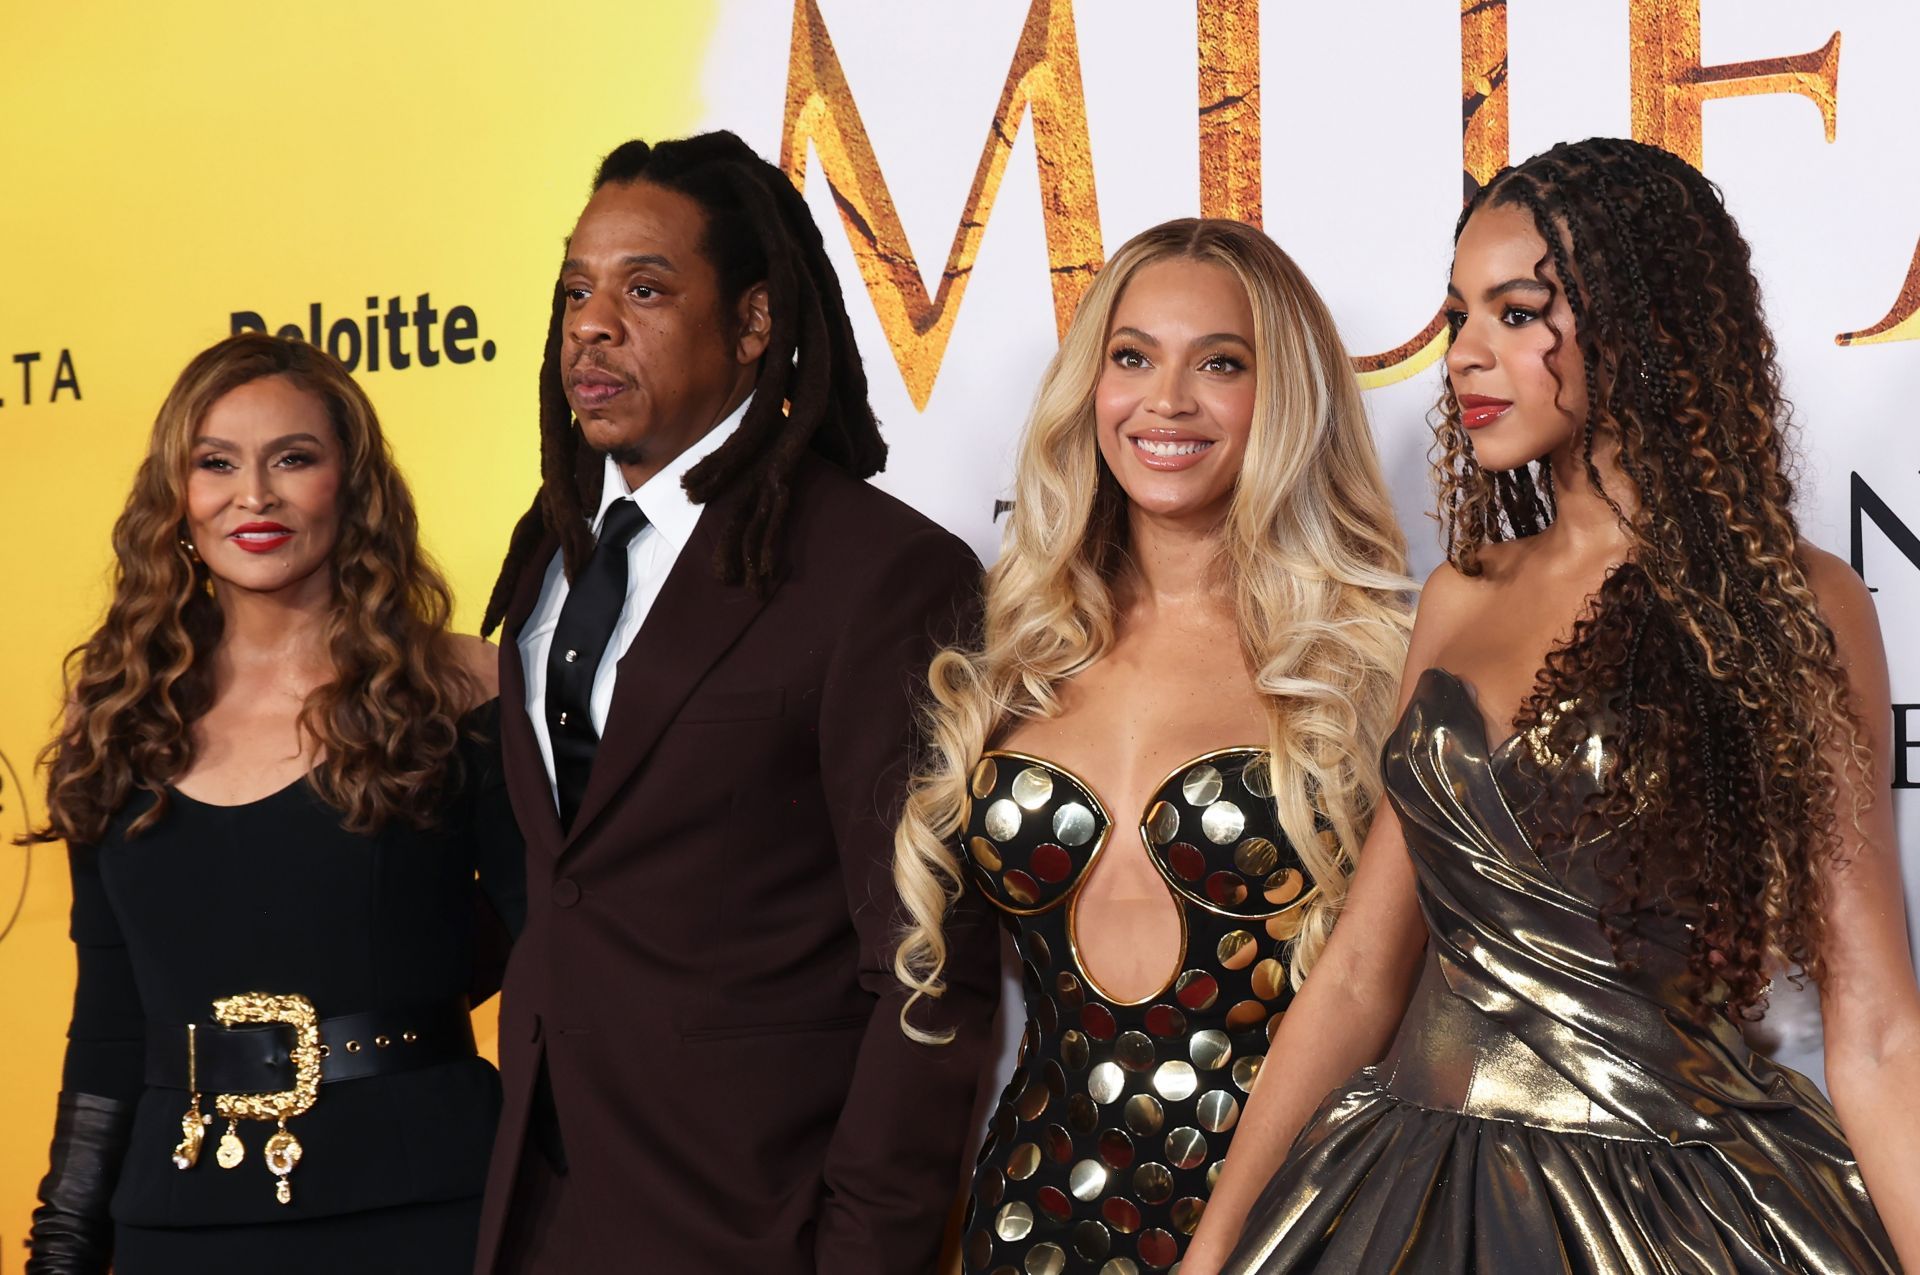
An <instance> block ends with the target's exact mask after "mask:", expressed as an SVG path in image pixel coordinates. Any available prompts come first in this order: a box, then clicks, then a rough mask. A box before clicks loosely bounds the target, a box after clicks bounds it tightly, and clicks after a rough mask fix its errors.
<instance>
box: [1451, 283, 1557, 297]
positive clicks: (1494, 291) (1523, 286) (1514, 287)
mask: <svg viewBox="0 0 1920 1275" xmlns="http://www.w3.org/2000/svg"><path fill="white" fill-rule="evenodd" d="M1552 291H1553V289H1552V288H1551V287H1549V286H1548V285H1547V284H1544V283H1542V282H1540V281H1539V280H1538V279H1521V278H1515V279H1508V280H1507V281H1506V282H1505V283H1496V284H1494V285H1493V286H1492V287H1491V288H1488V289H1487V293H1486V296H1485V297H1484V298H1482V299H1483V300H1486V301H1491V300H1493V299H1494V298H1495V297H1497V296H1499V295H1500V294H1501V293H1503V292H1552ZM1447 295H1448V296H1450V297H1452V298H1453V299H1454V300H1456V301H1463V300H1465V298H1464V297H1462V296H1461V295H1460V289H1458V288H1456V287H1454V286H1453V284H1452V283H1448V284H1447Z"/></svg>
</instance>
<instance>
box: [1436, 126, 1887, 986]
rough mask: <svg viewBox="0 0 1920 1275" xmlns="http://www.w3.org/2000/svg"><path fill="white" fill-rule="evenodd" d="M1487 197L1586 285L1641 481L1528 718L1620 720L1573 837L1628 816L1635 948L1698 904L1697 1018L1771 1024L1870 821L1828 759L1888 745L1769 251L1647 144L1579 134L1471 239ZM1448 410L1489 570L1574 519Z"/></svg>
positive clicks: (1603, 402) (1589, 433) (1497, 184)
mask: <svg viewBox="0 0 1920 1275" xmlns="http://www.w3.org/2000/svg"><path fill="white" fill-rule="evenodd" d="M1489 205H1495V206H1497V205H1511V206H1516V207H1519V208H1522V209H1525V210H1526V211H1527V212H1528V213H1529V214H1531V216H1532V218H1533V222H1534V225H1535V228H1536V229H1537V230H1538V231H1539V232H1540V236H1541V238H1542V239H1543V240H1544V241H1545V243H1546V253H1545V255H1544V256H1543V257H1542V258H1541V259H1540V261H1539V262H1538V263H1537V264H1536V266H1535V275H1536V277H1537V278H1539V279H1540V281H1541V282H1542V283H1543V284H1546V285H1547V286H1548V287H1549V288H1552V289H1553V290H1554V291H1556V292H1559V291H1564V293H1565V295H1566V299H1567V303H1568V306H1569V307H1570V309H1571V310H1572V313H1573V327H1574V330H1573V334H1572V335H1573V340H1574V342H1575V344H1576V345H1577V347H1578V350H1579V353H1580V357H1581V362H1582V365H1583V367H1584V375H1585V382H1586V391H1587V399H1588V403H1589V405H1590V406H1589V410H1588V415H1587V421H1586V426H1585V431H1584V437H1583V439H1582V440H1581V444H1582V447H1581V457H1582V463H1583V464H1584V466H1585V470H1586V478H1587V480H1588V481H1589V482H1590V483H1592V485H1593V486H1594V488H1595V489H1596V490H1599V491H1602V492H1603V493H1604V492H1606V491H1607V488H1606V487H1605V486H1603V485H1602V482H1601V476H1600V473H1599V470H1598V468H1597V466H1596V465H1595V462H1594V445H1595V440H1596V438H1597V437H1607V438H1608V439H1609V440H1610V441H1614V442H1617V445H1618V453H1617V464H1618V468H1619V471H1620V473H1619V476H1618V478H1617V479H1616V480H1614V481H1616V482H1617V483H1620V484H1623V485H1624V486H1625V488H1626V489H1627V490H1628V491H1630V492H1631V495H1632V500H1630V501H1621V502H1619V503H1616V504H1614V509H1615V512H1616V513H1619V514H1621V521H1622V524H1623V526H1624V527H1625V528H1626V529H1627V532H1628V535H1629V539H1630V550H1629V554H1628V559H1627V562H1626V563H1625V564H1624V565H1622V566H1621V567H1619V568H1617V569H1615V570H1614V571H1613V573H1612V574H1611V575H1610V576H1609V577H1608V579H1607V581H1606V583H1605V585H1604V586H1603V587H1602V588H1601V589H1600V590H1599V592H1598V593H1597V594H1596V595H1595V597H1594V598H1593V599H1592V600H1591V602H1590V604H1589V607H1588V609H1587V611H1586V612H1585V614H1583V616H1582V617H1581V618H1580V620H1579V621H1578V622H1577V623H1576V625H1575V627H1574V629H1573V632H1572V635H1571V637H1570V638H1569V640H1568V641H1567V642H1566V643H1565V644H1564V645H1563V646H1560V647H1558V648H1557V649H1555V650H1554V651H1553V652H1552V653H1551V654H1550V655H1549V656H1548V657H1547V661H1546V664H1545V666H1544V667H1543V668H1542V669H1541V671H1540V674H1539V676H1538V678H1537V680H1536V681H1535V684H1534V688H1533V693H1532V695H1531V697H1530V698H1529V699H1528V701H1527V702H1526V704H1525V705H1524V706H1523V708H1522V710H1521V712H1520V715H1519V717H1518V718H1517V719H1516V721H1515V726H1516V727H1518V728H1519V729H1521V730H1523V731H1525V730H1541V731H1543V734H1544V736H1545V737H1547V738H1550V737H1551V734H1552V727H1553V724H1554V722H1555V720H1556V718H1558V717H1559V716H1560V712H1559V709H1560V706H1562V705H1564V704H1566V703H1568V702H1569V701H1571V702H1575V703H1592V702H1594V700H1595V698H1596V697H1598V698H1599V699H1601V700H1603V701H1604V702H1607V703H1610V704H1612V705H1614V706H1616V707H1617V708H1618V709H1619V711H1620V713H1621V718H1622V727H1621V737H1620V756H1621V762H1622V764H1621V765H1619V766H1618V767H1617V768H1616V769H1615V771H1614V773H1613V775H1612V777H1611V778H1610V779H1609V781H1608V782H1607V783H1606V785H1605V786H1604V788H1603V790H1602V791H1601V792H1600V793H1599V794H1598V795H1597V796H1596V798H1595V799H1594V800H1593V801H1592V802H1591V803H1589V805H1588V807H1587V808H1586V810H1585V811H1583V812H1581V813H1580V815H1579V816H1578V818H1577V819H1576V820H1575V822H1577V823H1579V824H1580V827H1579V828H1575V827H1566V828H1563V829H1559V830H1558V832H1559V834H1560V835H1561V836H1563V837H1564V839H1565V840H1567V841H1572V840H1575V839H1577V838H1578V837H1580V836H1582V835H1583V834H1584V831H1585V830H1586V829H1588V828H1595V829H1597V828H1598V827H1601V826H1607V827H1613V828H1624V827H1628V826H1631V827H1632V829H1633V835H1632V836H1616V837H1614V838H1610V839H1609V841H1608V842H1607V843H1606V844H1608V845H1609V847H1610V848H1609V849H1608V850H1607V851H1605V852H1604V853H1603V854H1602V855H1601V857H1600V859H1599V861H1598V863H1597V865H1596V866H1597V867H1598V869H1599V871H1600V874H1601V878H1602V881H1603V883H1604V884H1605V885H1606V886H1607V887H1608V888H1609V889H1610V890H1611V892H1612V897H1611V899H1610V900H1609V901H1608V902H1607V903H1606V905H1605V906H1604V908H1603V912H1602V917H1603V921H1604V922H1605V924H1606V926H1607V929H1608V933H1609V935H1610V936H1611V937H1612V939H1613V942H1614V947H1615V952H1616V955H1617V956H1618V957H1619V958H1620V959H1621V960H1622V961H1623V962H1624V963H1626V964H1628V965H1631V964H1633V963H1634V951H1635V948H1636V946H1637V941H1636V933H1635V931H1636V928H1637V927H1636V918H1639V917H1643V916H1645V915H1647V913H1648V911H1649V910H1650V909H1651V910H1670V911H1677V912H1679V913H1680V914H1681V915H1682V916H1684V917H1685V919H1686V920H1688V921H1689V922H1690V923H1691V927H1692V950H1691V953H1690V956H1689V963H1690V967H1691V972H1692V982H1693V984H1694V986H1693V989H1692V990H1693V996H1694V999H1695V1002H1696V1008H1697V1009H1698V1010H1699V1012H1701V1013H1703V1014H1705V1013H1711V1012H1714V1011H1715V1010H1721V1009H1724V1011H1725V1012H1728V1013H1731V1014H1733V1015H1736V1016H1751V1015H1754V1014H1756V1013H1757V1012H1758V1011H1759V1010H1760V1009H1761V1008H1763V1007H1764V1003H1765V998H1766V993H1767V988H1768V985H1769V981H1770V975H1771V973H1772V970H1773V969H1774V967H1775V966H1776V965H1779V966H1784V967H1785V968H1787V969H1790V970H1803V971H1805V972H1806V973H1807V974H1809V975H1811V976H1812V977H1814V978H1815V979H1816V980H1817V979H1818V978H1819V977H1820V976H1821V974H1822V973H1823V968H1822V961H1821V955H1820V953H1821V940H1822V899H1823V894H1824V891H1823V888H1822V868H1823V867H1824V866H1825V865H1827V864H1828V863H1831V862H1833V861H1835V860H1836V859H1837V858H1838V856H1839V855H1840V853H1841V850H1842V847H1841V843H1840V838H1839V832H1838V820H1839V819H1840V818H1841V817H1843V816H1846V817H1852V818H1856V819H1857V818H1858V816H1859V813H1860V811H1859V810H1858V808H1856V809H1854V810H1851V811H1838V810H1836V809H1835V803H1834V792H1835V790H1836V785H1835V782H1834V781H1835V774H1834V771H1835V763H1834V762H1833V760H1832V758H1834V757H1836V756H1838V757H1841V758H1843V759H1845V760H1844V762H1843V763H1842V764H1843V765H1844V766H1845V767H1846V768H1847V769H1849V770H1853V769H1856V768H1857V770H1858V773H1859V775H1861V776H1864V775H1865V774H1867V773H1868V767H1869V757H1868V753H1867V749H1866V745H1865V742H1864V738H1863V735H1862V732H1861V730H1860V727H1859V724H1858V722H1857V721H1856V720H1855V719H1854V717H1853V714H1852V712H1851V709H1850V708H1849V706H1848V698H1847V696H1848V688H1847V681H1846V676H1845V674H1844V672H1843V671H1842V670H1841V668H1840V665H1839V661H1838V658H1837V655H1836V652H1835V647H1834V640H1833V634H1832V632H1831V631H1830V630H1829V629H1828V627H1827V625H1826V624H1825V622H1824V621H1823V620H1822V619H1821V616H1820V612H1819V609H1818V607H1817V606H1816V604H1815V600H1814V595H1813V592H1812V590H1811V589H1810V588H1809V587H1808V584H1807V574H1806V571H1805V569H1804V567H1803V565H1802V563H1801V561H1800V559H1799V556H1798V550H1799V548H1800V536H1799V531H1798V528H1797V526H1796V524H1795V521H1794V516H1793V511H1792V504H1793V475H1792V473H1791V469H1790V459H1789V450H1788V446H1787V439H1786V434H1787V432H1788V429H1789V407H1788V404H1787V402H1786V400H1785V399H1784V397H1783V396H1782V393H1781V388H1780V374H1779V369H1778V367H1777V366H1776V364H1775V361H1774V355H1775V346H1774V340H1773V336H1772V334H1771V333H1770V332H1769V331H1768V329H1767V324H1766V321H1765V318H1764V316H1763V314H1762V310H1761V304H1760V296H1759V288H1758V285H1757V283H1756V282H1755V280H1754V277H1753V271H1752V268H1751V264H1750V252H1749V249H1748V247H1747V243H1746V240H1745V239H1743V238H1742V237H1741V234H1740V231H1739V228H1738V227H1737V226H1736V225H1735V224H1734V221H1733V218H1732V217H1731V216H1730V215H1729V214H1728V212H1727V210H1726V206H1725V204H1724V203H1723V201H1722V199H1721V196H1720V192H1719V190H1718V189H1717V188H1716V187H1715V186H1714V184H1713V183H1712V182H1710V181H1708V180H1707V179H1706V177H1704V176H1703V175H1702V174H1701V173H1700V172H1699V171H1697V170H1696V169H1695V168H1693V167H1692V166H1691V165H1689V164H1688V163H1686V162H1685V161H1684V160H1681V159H1679V158H1678V157H1676V156H1674V155H1671V154H1668V153H1667V152H1666V151H1663V150H1660V149H1658V148H1656V147H1652V146H1647V145H1644V144H1641V143H1637V142H1631V141H1623V140H1618V139H1611V138H1593V139H1589V140H1587V141H1583V142H1572V143H1566V144H1562V145H1559V146H1556V147H1554V148H1553V149H1551V150H1549V151H1546V152H1544V153H1542V154H1539V155H1536V156H1534V157H1533V158H1532V159H1529V160H1527V161H1526V162H1525V163H1523V164H1520V165H1518V166H1516V167H1513V168H1508V169H1505V170H1503V171H1502V172H1500V173H1499V174H1497V175H1496V176H1495V177H1494V178H1493V180H1492V181H1491V182H1489V183H1488V184H1487V185H1486V186H1485V187H1484V188H1483V189H1481V190H1480V191H1478V192H1477V193H1476V195H1475V196H1474V198H1473V199H1472V200H1471V201H1470V202H1469V203H1468V205H1467V208H1466V210H1465V212H1464V213H1463V214H1462V215H1461V219H1460V224H1459V228H1458V229H1457V230H1456V232H1455V238H1456V239H1457V238H1458V235H1459V231H1460V230H1464V229H1465V227H1466V223H1467V219H1468V218H1470V217H1471V216H1472V215H1473V213H1474V212H1475V211H1476V210H1478V209H1479V208H1481V207H1484V206H1489ZM1549 267H1550V270H1549ZM1556 280H1558V281H1565V284H1566V286H1565V287H1564V288H1562V287H1560V286H1559V285H1558V284H1557V283H1556ZM1565 338H1566V334H1565V333H1556V340H1555V349H1558V348H1560V343H1561V342H1562V341H1564V339H1565ZM1440 415H1441V418H1442V419H1441V424H1440V427H1439V433H1438V439H1437V441H1436V445H1435V460H1436V465H1437V468H1438V471H1439V480H1440V514H1441V523H1442V525H1443V526H1444V527H1445V529H1446V543H1447V555H1448V558H1449V560H1450V561H1451V562H1452V563H1453V564H1454V565H1455V566H1456V567H1458V568H1459V569H1460V570H1461V571H1462V572H1463V573H1465V574H1467V575H1476V574H1478V573H1479V570H1480V562H1479V554H1480V548H1481V546H1482V545H1485V544H1487V543H1490V542H1494V541H1501V540H1507V539H1512V538H1515V537H1520V536H1527V535H1531V534H1534V533H1535V532H1538V531H1539V530H1541V529H1542V528H1544V527H1546V526H1547V525H1548V524H1550V523H1551V522H1552V520H1553V515H1554V492H1553V475H1552V471H1551V468H1550V467H1549V465H1548V464H1547V463H1546V462H1545V461H1541V462H1536V463H1535V464H1534V465H1531V466H1528V467H1523V468H1520V469H1515V470H1510V471H1505V472H1499V473H1492V472H1487V471H1483V470H1481V469H1480V468H1479V467H1478V466H1477V465H1476V464H1475V463H1474V459H1473V452H1472V448H1471V446H1470V444H1469V442H1468V439H1467V433H1466V431H1465V430H1464V429H1463V428H1462V426H1461V423H1460V407H1459V403H1458V401H1457V400H1456V399H1455V397H1454V394H1453V391H1452V389H1451V387H1448V388H1447V389H1445V390H1444V391H1443V394H1442V398H1441V405H1440ZM1608 499H1609V502H1610V503H1612V501H1613V498H1612V497H1611V496H1609V497H1608ZM1623 506H1628V507H1631V509H1632V511H1633V512H1631V513H1630V514H1628V513H1624V512H1622V507H1623ZM1864 791H1865V788H1864V785H1863V784H1862V785H1859V786H1857V787H1856V788H1855V792H1856V793H1863V792H1864Z"/></svg>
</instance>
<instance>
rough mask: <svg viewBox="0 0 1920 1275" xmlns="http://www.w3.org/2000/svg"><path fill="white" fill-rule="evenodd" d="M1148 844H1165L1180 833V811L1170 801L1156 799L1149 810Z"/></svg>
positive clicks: (1147, 824) (1146, 825)
mask: <svg viewBox="0 0 1920 1275" xmlns="http://www.w3.org/2000/svg"><path fill="white" fill-rule="evenodd" d="M1145 827H1146V830H1147V844H1148V845H1150V846H1164V845H1166V844H1167V843H1168V842H1169V841H1172V840H1173V839H1174V838H1175V837H1177V836H1179V835H1180V812H1179V811H1178V810H1175V809H1174V808H1173V803H1172V802H1170V801H1156V802H1154V803H1153V809H1152V810H1149V811H1148V812H1147V821H1146V824H1145Z"/></svg>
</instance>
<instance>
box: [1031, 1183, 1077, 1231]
mask: <svg viewBox="0 0 1920 1275" xmlns="http://www.w3.org/2000/svg"><path fill="white" fill-rule="evenodd" d="M1033 1202H1034V1203H1035V1204H1038V1205H1039V1206H1040V1211H1041V1212H1042V1213H1045V1214H1046V1215H1047V1216H1048V1217H1050V1218H1052V1219H1053V1220H1054V1221H1056V1222H1064V1221H1066V1220H1067V1219H1068V1218H1070V1217H1072V1216H1073V1201H1072V1200H1069V1199H1068V1198H1067V1193H1066V1192H1065V1191H1062V1190H1061V1189H1060V1188H1059V1187H1057V1186H1043V1187H1041V1188H1040V1189H1039V1190H1038V1191H1035V1192H1034V1193H1033Z"/></svg>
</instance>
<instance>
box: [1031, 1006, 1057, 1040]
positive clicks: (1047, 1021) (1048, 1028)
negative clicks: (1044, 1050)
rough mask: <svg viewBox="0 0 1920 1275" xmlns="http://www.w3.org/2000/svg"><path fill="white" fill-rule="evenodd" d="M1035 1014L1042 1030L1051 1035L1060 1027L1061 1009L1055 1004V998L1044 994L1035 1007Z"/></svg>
mask: <svg viewBox="0 0 1920 1275" xmlns="http://www.w3.org/2000/svg"><path fill="white" fill-rule="evenodd" d="M1033 1016H1034V1018H1035V1019H1036V1020H1037V1022H1038V1024H1039V1027H1040V1030H1041V1031H1043V1032H1045V1033H1046V1034H1047V1035H1049V1036H1051V1035H1053V1033H1054V1032H1056V1031H1058V1030H1059V1029H1060V1011H1059V1009H1058V1008H1057V1007H1056V1006H1055V1005H1054V1003H1053V998H1052V997H1050V996H1042V997H1041V998H1040V999H1039V1001H1038V1002H1036V1003H1035V1005H1034V1007H1033Z"/></svg>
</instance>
